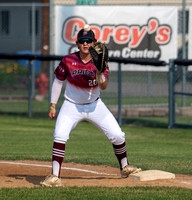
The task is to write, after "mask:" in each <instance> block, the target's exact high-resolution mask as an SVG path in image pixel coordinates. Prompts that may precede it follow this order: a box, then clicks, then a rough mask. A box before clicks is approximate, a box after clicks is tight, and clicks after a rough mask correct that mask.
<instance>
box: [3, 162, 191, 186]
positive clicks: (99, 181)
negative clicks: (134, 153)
mask: <svg viewBox="0 0 192 200" xmlns="http://www.w3.org/2000/svg"><path fill="white" fill-rule="evenodd" d="M0 169H1V170H0V180H1V181H0V188H2V187H6V188H13V187H39V186H40V185H39V183H40V181H42V180H43V179H44V178H45V176H47V175H48V174H50V172H51V162H39V161H4V160H0ZM61 179H62V184H63V186H70V187H71V186H79V187H81V186H106V187H126V186H128V187H133V186H167V187H183V188H190V189H192V175H181V174H176V178H175V179H167V180H155V181H144V182H140V181H137V180H135V179H133V178H130V177H128V178H126V179H122V178H120V174H119V169H118V168H113V167H109V166H92V165H82V164H75V163H63V166H62V171H61Z"/></svg>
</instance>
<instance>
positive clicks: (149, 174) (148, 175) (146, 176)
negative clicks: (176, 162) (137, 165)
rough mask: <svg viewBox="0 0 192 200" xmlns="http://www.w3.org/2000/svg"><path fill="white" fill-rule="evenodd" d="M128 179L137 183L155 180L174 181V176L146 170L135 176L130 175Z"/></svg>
mask: <svg viewBox="0 0 192 200" xmlns="http://www.w3.org/2000/svg"><path fill="white" fill-rule="evenodd" d="M129 177H131V178H134V179H135V180H138V181H152V180H157V179H174V178H175V174H173V173H170V172H165V171H161V170H146V171H141V172H138V173H136V174H130V175H129Z"/></svg>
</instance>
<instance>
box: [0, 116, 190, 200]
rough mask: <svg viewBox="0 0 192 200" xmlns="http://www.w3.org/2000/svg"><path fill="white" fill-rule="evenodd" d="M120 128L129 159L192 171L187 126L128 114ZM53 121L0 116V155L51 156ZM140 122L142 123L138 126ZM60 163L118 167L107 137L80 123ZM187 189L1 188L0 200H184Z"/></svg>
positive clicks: (146, 165) (147, 165) (145, 166)
mask: <svg viewBox="0 0 192 200" xmlns="http://www.w3.org/2000/svg"><path fill="white" fill-rule="evenodd" d="M129 122H130V123H132V125H131V124H129V126H128V125H124V126H122V130H123V131H124V132H125V133H126V144H127V152H128V158H129V162H130V164H133V165H136V166H138V167H141V168H142V169H143V170H148V169H159V170H165V171H169V172H172V173H176V174H192V160H191V158H192V151H191V146H192V134H191V129H189V128H177V129H168V128H167V122H166V119H165V118H156V119H155V118H146V119H143V121H138V120H136V119H130V121H129ZM54 125H55V120H50V119H48V118H25V117H18V116H15V117H14V116H0V146H1V151H0V159H3V160H20V159H27V160H46V161H51V154H52V143H53V131H54ZM143 125H144V126H143ZM65 162H75V163H82V164H93V165H108V166H113V167H118V162H117V160H116V157H115V156H114V153H113V148H112V145H111V143H110V142H109V141H108V139H107V138H106V137H105V136H104V135H103V134H102V133H101V132H100V131H99V130H98V129H96V128H95V127H94V126H93V125H92V124H90V123H88V122H81V123H79V124H78V125H77V127H76V128H75V129H74V130H73V131H72V133H71V135H70V139H69V141H68V143H67V145H66V154H65ZM191 191H192V190H190V189H184V188H168V187H125V188H105V187H80V188H79V187H63V188H52V189H50V188H39V187H38V188H2V189H0V199H3V200H4V199H6V200H7V199H14V200H15V199H16V200H17V199H19V200H20V199H27V200H28V199H29V200H30V199H35V200H38V199H54V200H57V199H59V200H60V199H91V200H92V199H110V200H111V199H139V200H140V199H162V200H164V199H174V200H177V199H178V200H180V199H182V200H185V199H186V200H189V199H192V198H191V196H192V195H191V194H192V193H191Z"/></svg>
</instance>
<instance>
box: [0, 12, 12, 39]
mask: <svg viewBox="0 0 192 200" xmlns="http://www.w3.org/2000/svg"><path fill="white" fill-rule="evenodd" d="M9 27H10V12H9V11H8V10H2V11H0V35H2V36H4V35H5V36H6V35H9V33H10V30H9V29H10V28H9Z"/></svg>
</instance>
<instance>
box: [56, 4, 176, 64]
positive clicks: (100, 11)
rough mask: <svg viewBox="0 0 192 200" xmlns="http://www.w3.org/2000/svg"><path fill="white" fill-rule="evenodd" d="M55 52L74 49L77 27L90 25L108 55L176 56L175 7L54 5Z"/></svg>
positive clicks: (147, 57) (131, 56)
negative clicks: (104, 46) (105, 46)
mask: <svg viewBox="0 0 192 200" xmlns="http://www.w3.org/2000/svg"><path fill="white" fill-rule="evenodd" d="M55 14H56V17H55V54H63V55H66V54H69V53H72V52H74V51H76V50H78V49H77V47H76V45H75V42H76V36H77V33H78V31H79V30H80V29H81V28H83V26H84V25H85V24H89V25H91V29H92V30H93V31H94V32H95V36H96V39H97V40H99V41H101V42H105V43H106V45H107V47H108V48H109V56H110V57H123V58H146V59H158V60H165V61H168V60H169V59H171V58H176V57H177V14H178V13H177V8H176V7H153V6H144V7H143V6H140V7H135V6H62V5H56V6H55Z"/></svg>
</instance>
